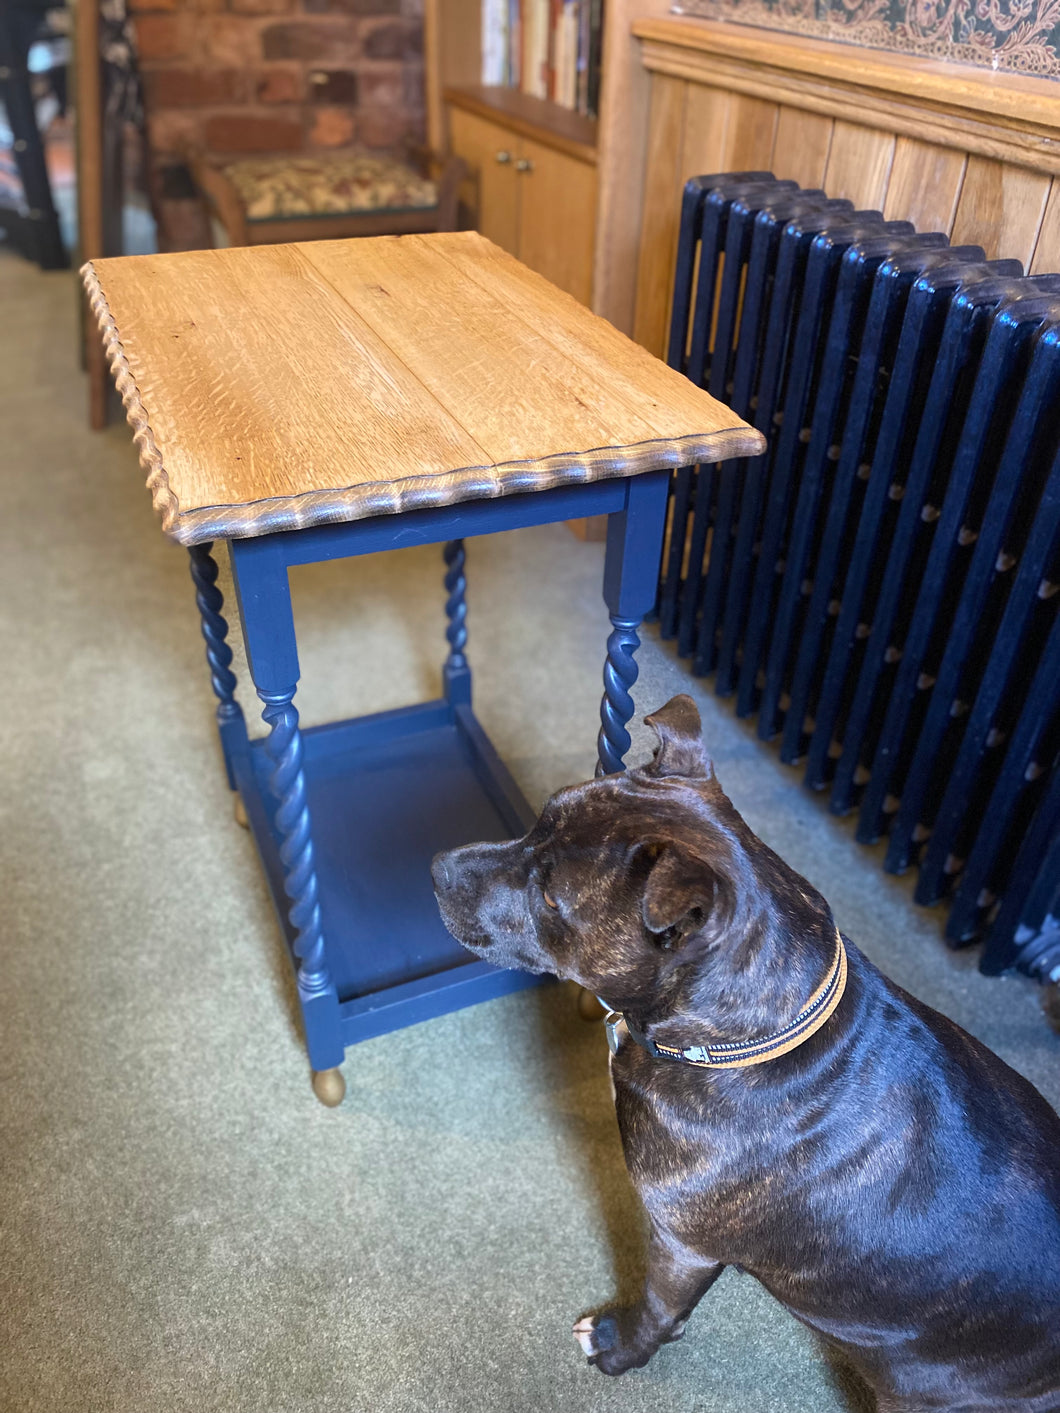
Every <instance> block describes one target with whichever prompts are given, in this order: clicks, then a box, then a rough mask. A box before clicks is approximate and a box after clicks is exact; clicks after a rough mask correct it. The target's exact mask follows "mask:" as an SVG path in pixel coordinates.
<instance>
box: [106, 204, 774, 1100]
mask: <svg viewBox="0 0 1060 1413" xmlns="http://www.w3.org/2000/svg"><path fill="white" fill-rule="evenodd" d="M82 274H83V278H84V280H85V285H86V288H87V289H88V291H89V294H90V297H91V303H92V308H93V311H94V312H95V314H96V316H97V318H98V320H99V323H100V327H101V329H102V331H103V335H104V343H105V346H106V350H107V357H108V358H109V359H110V362H111V365H112V368H113V370H114V376H115V381H116V383H117V387H118V390H119V391H120V393H121V395H122V400H123V402H124V403H125V407H126V412H127V415H128V418H129V422H130V424H131V425H132V427H133V428H134V434H135V440H136V443H137V445H138V447H139V450H140V461H141V465H142V466H143V468H144V470H145V471H146V472H147V485H148V487H149V489H150V491H151V494H152V498H153V500H154V503H155V507H156V509H157V510H158V511H159V513H160V514H161V517H162V528H163V530H164V531H165V532H166V533H167V534H168V535H169V536H170V537H171V538H172V539H174V540H176V541H178V542H179V543H181V544H183V545H185V546H186V547H188V548H189V550H190V554H191V562H192V574H193V577H194V579H195V584H196V588H197V590H198V602H199V610H200V613H201V616H202V628H203V634H204V636H205V639H206V645H207V657H208V659H209V663H210V671H211V677H212V680H213V687H214V691H215V693H216V694H217V698H218V722H219V725H220V728H221V740H222V744H223V747H224V753H225V761H226V765H227V769H228V778H229V783H230V785H231V786H232V788H233V789H234V790H238V792H239V796H240V799H241V801H242V805H243V809H244V811H245V814H246V816H247V821H248V822H249V824H250V826H251V828H252V829H253V831H254V837H255V839H256V841H257V844H258V848H259V850H260V852H261V856H262V861H263V863H264V866H265V872H266V874H267V876H268V879H269V883H270V887H271V889H272V894H273V899H274V901H275V903H276V906H277V911H278V912H279V914H280V919H281V923H282V925H283V928H284V930H285V933H286V937H287V941H288V944H289V948H290V951H291V955H292V958H293V960H294V962H295V965H296V968H297V973H298V994H299V998H300V1001H301V1006H302V1011H303V1015H304V1018H305V1029H306V1038H307V1044H308V1048H309V1058H310V1063H311V1065H312V1067H313V1070H314V1071H315V1079H314V1088H315V1089H316V1092H317V1094H318V1096H319V1097H320V1098H321V1099H322V1100H323V1101H324V1102H325V1103H329V1102H331V1103H337V1102H338V1101H339V1099H341V1097H342V1091H343V1083H342V1076H341V1074H340V1072H339V1063H340V1061H341V1059H342V1056H343V1052H344V1049H345V1047H346V1046H347V1045H349V1044H352V1043H354V1042H356V1041H358V1040H364V1039H367V1038H368V1037H369V1036H375V1035H381V1034H383V1033H385V1032H386V1031H389V1030H392V1029H394V1028H395V1027H397V1026H401V1025H408V1024H410V1023H412V1022H413V1021H416V1020H420V1019H424V1018H426V1017H428V1016H435V1015H440V1014H442V1013H443V1012H445V1011H450V1010H453V1009H456V1008H457V1007H459V1006H463V1005H466V1004H468V1003H470V1002H472V1001H476V1000H482V999H485V998H486V997H488V996H495V995H499V994H501V993H502V992H505V991H511V990H515V989H517V988H519V987H521V986H526V985H531V984H533V978H529V977H526V976H524V975H521V974H516V973H512V972H498V971H496V970H494V969H493V968H491V967H488V966H486V965H485V964H484V963H483V962H482V961H480V960H478V959H476V958H474V957H473V955H472V954H471V953H468V952H465V951H464V949H462V948H461V947H460V946H459V944H458V943H456V942H455V941H454V940H453V938H452V937H450V935H449V934H448V932H447V931H446V930H445V928H444V926H443V924H442V921H441V918H440V916H439V914H438V909H437V907H436V904H435V900H434V895H433V890H432V888H431V879H430V863H431V859H432V858H433V856H434V854H435V853H437V852H438V851H439V850H442V849H446V848H452V847H455V846H457V845H461V844H466V843H468V842H470V841H472V840H480V839H497V840H500V839H511V838H513V837H518V836H519V835H520V834H522V833H524V832H525V831H526V829H527V828H528V827H529V825H530V824H531V823H532V821H533V812H532V811H531V809H530V807H529V806H528V805H527V803H526V801H525V800H524V799H523V797H522V796H521V794H520V793H519V790H518V789H517V787H516V785H515V784H514V782H513V781H512V779H511V777H510V776H509V775H508V773H507V771H506V770H505V768H504V766H503V765H502V764H501V762H500V761H499V760H498V758H497V756H496V754H495V752H494V751H493V748H492V747H491V746H490V744H489V741H488V740H487V739H486V736H485V734H484V733H483V731H482V729H481V727H480V726H479V725H478V723H477V722H476V720H475V717H474V714H473V712H472V708H471V671H470V668H469V666H468V661H467V655H466V652H465V648H466V644H467V628H466V621H465V620H466V595H465V575H464V561H465V549H464V542H465V540H466V539H468V538H470V537H472V536H474V535H481V534H487V533H490V532H493V531H497V530H506V529H516V528H518V527H520V526H527V525H541V524H547V523H549V522H552V521H563V520H573V519H580V518H583V517H590V516H597V515H599V516H606V517H607V519H608V537H607V552H606V559H605V570H604V599H605V602H606V604H607V608H608V612H609V613H610V615H611V623H612V632H611V634H610V637H609V639H608V643H607V660H606V664H605V668H604V698H603V705H602V708H601V730H600V738H599V759H600V766H599V768H600V770H601V771H603V772H609V771H617V770H620V769H621V768H622V759H623V756H624V754H625V751H626V750H627V748H628V746H629V735H628V733H627V731H626V723H627V722H628V721H629V719H630V717H631V716H632V714H633V701H632V698H631V697H630V691H629V689H630V687H631V686H632V684H633V682H634V680H635V679H636V675H637V669H636V664H635V659H634V654H635V652H636V649H637V646H638V642H639V639H638V637H637V627H638V625H639V623H640V621H641V619H642V618H643V616H644V615H645V613H647V611H648V610H649V609H650V608H651V607H652V604H653V602H654V598H655V587H656V582H657V575H658V569H659V560H660V555H661V547H662V541H663V534H664V527H665V520H666V501H667V488H668V483H669V476H670V471H671V469H672V468H674V467H681V466H687V465H688V464H690V463H694V462H701V461H711V462H713V461H719V460H725V459H727V458H728V457H732V456H753V455H758V454H759V453H760V452H761V450H762V449H763V446H764V439H763V437H762V436H761V434H760V433H758V432H756V431H754V429H753V428H751V427H749V426H748V425H747V424H746V423H745V422H743V421H742V420H741V419H740V418H739V417H737V416H735V414H734V413H732V412H731V411H730V410H729V409H728V408H727V407H725V406H724V405H723V404H721V403H719V402H717V401H715V400H714V399H713V398H711V397H710V396H709V395H708V394H707V393H705V392H704V391H703V390H702V389H700V388H697V387H694V386H693V385H692V383H691V382H689V381H688V380H687V379H686V378H683V377H682V376H681V375H680V374H679V373H677V372H675V371H674V370H673V369H670V368H667V367H666V366H665V365H663V364H661V363H659V362H658V360H656V359H654V358H652V357H651V355H650V354H647V353H645V351H644V350H643V349H640V348H638V347H637V346H636V345H635V344H632V343H631V342H630V341H629V340H628V339H626V338H624V337H623V336H622V335H621V334H619V333H617V332H616V330H615V329H613V328H612V327H611V326H610V325H608V324H606V323H605V322H604V321H603V320H601V319H598V318H596V317H595V316H594V315H592V314H590V313H589V312H588V311H587V310H586V309H584V308H583V307H582V306H581V305H579V304H578V303H577V302H576V301H575V300H573V299H571V298H570V297H569V296H567V295H565V294H563V293H562V292H561V291H560V290H558V289H556V288H555V287H554V286H552V285H550V284H548V282H547V281H545V280H542V279H541V277H540V276H538V275H535V274H534V273H533V272H532V271H530V270H528V269H527V268H526V267H525V266H523V265H520V264H519V263H518V261H516V260H513V259H512V258H511V257H510V256H508V255H506V254H505V253H504V252H503V251H501V250H499V249H497V247H496V246H493V245H491V244H490V243H489V242H488V241H486V240H484V239H483V238H482V237H481V236H479V235H476V234H475V233H474V232H469V231H467V232H461V233H452V234H437V235H409V236H402V237H400V238H398V237H381V238H374V239H371V238H370V239H365V240H348V241H315V242H312V243H309V244H301V245H300V244H294V245H279V246H258V247H255V248H253V249H232V250H225V251H206V252H201V251H200V252H192V253H188V254H182V255H160V256H142V257H138V258H136V259H128V260H103V261H99V262H93V263H92V264H90V265H88V266H86V267H85V269H84V270H83V272H82ZM216 540H224V541H226V542H228V544H229V554H230V556H231V562H232V573H233V577H234V581H235V588H236V594H237V597H238V600H239V604H240V610H241V613H240V617H241V620H242V627H243V634H244V637H245V640H246V646H247V659H248V663H249V667H250V674H251V677H252V679H253V682H254V687H255V690H256V691H257V694H258V696H259V698H260V699H261V701H262V703H263V706H264V710H263V716H264V719H265V722H266V724H267V726H268V728H269V731H268V735H267V736H266V737H265V738H264V739H263V740H261V741H250V740H249V738H248V736H247V731H246V725H245V722H244V719H243V714H242V711H241V709H240V707H239V705H238V703H237V702H236V699H235V688H236V681H235V677H234V675H233V673H232V669H231V664H232V652H231V648H230V646H229V645H228V643H227V641H226V639H227V632H228V626H227V624H226V622H225V620H224V617H223V612H222V610H223V607H224V605H223V602H222V599H221V594H220V592H219V590H218V588H217V565H216V562H215V561H214V559H213V557H212V553H211V548H210V544H211V542H213V541H216ZM430 543H439V544H444V545H445V547H446V548H445V552H444V557H445V565H446V574H445V588H446V592H447V595H448V599H447V602H446V605H445V611H446V615H447V623H448V629H447V633H446V637H447V640H448V645H449V655H448V658H447V660H446V663H445V668H444V674H443V676H444V692H443V696H442V697H441V699H440V700H438V701H436V702H430V703H427V704H426V705H422V706H415V707H408V708H405V709H404V710H401V711H393V712H385V713H383V714H382V715H379V716H369V717H364V718H362V719H360V720H357V721H348V722H340V723H335V724H333V725H328V726H322V727H315V728H313V729H312V730H307V731H305V732H302V731H301V730H300V729H299V724H298V712H297V710H296V708H295V705H294V698H295V692H296V690H297V686H298V675H299V668H298V650H297V644H296V641H295V629H294V618H293V615H292V610H291V600H290V588H289V585H288V577H287V571H288V569H289V568H290V566H291V565H295V564H305V563H315V562H317V561H320V560H327V559H338V558H345V557H351V556H356V555H360V554H367V553H370V552H373V551H378V550H386V549H397V548H400V547H401V546H404V545H413V544H430Z"/></svg>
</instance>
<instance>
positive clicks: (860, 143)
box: [824, 119, 895, 211]
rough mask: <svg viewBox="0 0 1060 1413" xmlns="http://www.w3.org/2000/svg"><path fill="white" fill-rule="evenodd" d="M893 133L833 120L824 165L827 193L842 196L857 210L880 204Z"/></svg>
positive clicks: (874, 207)
mask: <svg viewBox="0 0 1060 1413" xmlns="http://www.w3.org/2000/svg"><path fill="white" fill-rule="evenodd" d="M894 146H895V138H894V134H893V133H887V132H880V131H879V130H878V129H877V128H864V127H861V126H860V124H858V123H847V122H843V121H841V120H840V119H837V120H836V125H835V129H834V131H833V133H832V147H831V150H830V151H829V154H828V166H827V167H826V168H825V174H824V186H825V190H826V191H827V192H828V195H829V196H845V197H847V198H848V199H849V200H850V201H853V203H854V205H855V207H856V208H858V209H859V210H865V211H867V210H872V211H875V210H878V209H882V207H883V200H884V197H885V196H886V194H887V181H888V178H889V177H890V174H891V163H892V161H893V160H894Z"/></svg>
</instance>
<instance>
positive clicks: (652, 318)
mask: <svg viewBox="0 0 1060 1413" xmlns="http://www.w3.org/2000/svg"><path fill="white" fill-rule="evenodd" d="M687 88H688V85H687V84H686V83H684V82H683V81H682V80H680V79H673V78H666V77H665V76H662V75H659V74H656V75H654V76H653V78H652V85H651V120H650V128H649V133H648V161H647V166H646V169H645V177H644V215H643V219H642V221H641V228H640V253H639V256H638V259H637V303H636V309H635V313H634V320H633V337H634V338H635V339H636V341H637V342H638V343H639V344H642V345H643V346H644V347H645V348H646V349H648V350H649V351H650V352H651V353H654V354H657V355H658V356H659V357H662V356H663V355H664V354H665V351H666V334H667V326H668V323H669V317H670V298H671V293H672V286H673V277H674V257H675V256H676V254H677V228H678V224H679V222H680V215H681V184H682V181H683V180H684V178H683V175H682V170H681V160H682V156H681V151H682V136H683V132H684V123H685V99H686V96H687V95H686V90H687Z"/></svg>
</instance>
